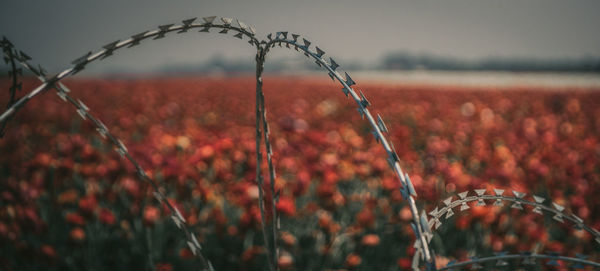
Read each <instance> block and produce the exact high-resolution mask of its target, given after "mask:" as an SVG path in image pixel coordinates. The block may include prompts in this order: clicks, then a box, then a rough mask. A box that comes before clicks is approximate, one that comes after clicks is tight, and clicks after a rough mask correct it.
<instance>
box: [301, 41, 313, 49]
mask: <svg viewBox="0 0 600 271" xmlns="http://www.w3.org/2000/svg"><path fill="white" fill-rule="evenodd" d="M302 41H303V42H304V47H306V49H307V50H308V47H309V46H310V43H311V42H310V41H308V40H306V39H302Z"/></svg>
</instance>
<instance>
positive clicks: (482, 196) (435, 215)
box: [413, 188, 600, 270]
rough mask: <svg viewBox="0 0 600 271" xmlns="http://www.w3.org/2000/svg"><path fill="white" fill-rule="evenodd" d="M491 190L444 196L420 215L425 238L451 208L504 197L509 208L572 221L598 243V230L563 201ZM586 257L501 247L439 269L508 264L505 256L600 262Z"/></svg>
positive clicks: (554, 261)
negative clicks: (510, 251) (511, 250)
mask: <svg viewBox="0 0 600 271" xmlns="http://www.w3.org/2000/svg"><path fill="white" fill-rule="evenodd" d="M492 191H493V194H486V193H487V192H488V190H487V189H474V190H473V192H475V195H472V196H469V192H470V191H469V190H467V191H463V192H460V193H456V195H457V196H458V199H456V200H453V198H454V196H450V197H448V198H446V199H445V200H443V201H442V203H443V205H444V206H443V207H442V208H441V209H440V208H439V207H438V206H436V207H435V208H434V209H433V210H431V211H430V212H429V213H428V214H429V216H431V219H429V220H427V215H425V216H423V217H422V219H424V220H423V221H422V224H424V225H427V226H426V234H425V235H426V237H427V242H430V241H431V239H432V238H433V234H434V232H435V231H436V230H437V229H438V228H439V227H441V226H442V225H443V222H442V220H441V219H442V218H443V219H449V218H450V217H452V216H453V215H454V214H455V212H454V211H453V209H454V208H456V207H459V206H460V208H459V212H463V211H468V210H470V209H471V207H470V206H469V205H468V204H467V203H470V202H476V203H475V205H474V206H487V203H486V201H490V200H491V201H493V203H492V206H494V207H503V206H505V205H504V202H505V201H506V202H510V203H512V204H510V208H511V209H517V210H526V209H525V208H524V206H531V207H533V208H532V209H531V211H532V212H534V213H536V214H540V215H543V214H544V213H546V214H550V215H551V216H552V219H553V220H554V221H556V222H559V223H565V220H568V221H570V222H572V223H571V225H572V227H574V229H576V230H585V231H587V232H588V233H589V234H590V235H591V236H592V237H593V238H594V241H595V242H596V243H598V244H600V232H599V231H598V230H596V229H594V228H592V227H590V226H588V225H586V224H585V223H584V221H583V219H581V218H580V217H578V216H577V215H575V214H573V213H571V214H565V213H564V211H565V207H564V206H563V205H560V204H558V203H556V202H554V201H550V202H551V204H550V205H545V204H544V202H546V198H544V197H542V196H537V195H531V197H532V199H533V201H531V200H527V199H526V198H525V197H526V196H527V193H524V192H519V191H516V190H512V191H511V192H512V194H513V195H514V196H509V195H504V192H505V191H506V190H505V189H499V188H493V189H492ZM529 209H530V208H527V210H529ZM587 257H588V256H586V255H584V254H577V255H576V258H573V257H566V256H562V255H559V254H558V253H556V252H548V254H547V255H544V254H537V253H535V252H531V251H525V252H521V253H520V254H513V255H508V252H506V251H503V252H496V253H495V255H494V256H488V257H483V258H477V256H473V257H471V258H470V259H469V260H467V261H463V262H456V261H451V262H449V263H448V264H447V265H446V267H443V268H441V269H438V270H454V268H461V267H465V266H468V265H470V266H471V269H472V270H475V269H481V268H483V267H482V266H481V265H480V263H483V262H490V261H496V266H499V267H500V266H506V265H508V263H507V262H506V260H508V259H523V260H524V261H523V264H527V265H532V264H535V261H534V260H535V259H549V260H550V261H548V262H547V263H546V265H548V266H558V262H557V260H562V261H567V262H572V263H574V265H573V266H571V267H572V268H575V269H580V268H581V269H582V268H583V266H584V265H589V266H595V267H600V263H597V262H593V261H587V260H586V259H587ZM417 268H418V259H417V257H416V256H415V257H414V258H413V269H415V270H416V269H417Z"/></svg>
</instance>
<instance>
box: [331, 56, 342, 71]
mask: <svg viewBox="0 0 600 271" xmlns="http://www.w3.org/2000/svg"><path fill="white" fill-rule="evenodd" d="M329 63H331V65H329V67H330V68H331V69H332V70H334V71H335V69H337V68H338V67H339V66H340V65H338V64H337V63H336V62H335V60H333V58H331V57H330V58H329Z"/></svg>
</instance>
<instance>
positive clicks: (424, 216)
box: [420, 211, 431, 232]
mask: <svg viewBox="0 0 600 271" xmlns="http://www.w3.org/2000/svg"><path fill="white" fill-rule="evenodd" d="M420 219H421V220H420V222H421V228H423V229H424V230H426V231H427V232H431V228H430V227H429V222H428V221H427V214H425V211H423V212H422V213H421V218H420Z"/></svg>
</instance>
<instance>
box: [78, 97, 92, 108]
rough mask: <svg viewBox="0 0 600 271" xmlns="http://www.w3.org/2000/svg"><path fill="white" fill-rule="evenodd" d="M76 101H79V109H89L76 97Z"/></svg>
mask: <svg viewBox="0 0 600 271" xmlns="http://www.w3.org/2000/svg"><path fill="white" fill-rule="evenodd" d="M77 101H78V102H79V107H81V109H83V110H85V111H89V110H90V109H89V108H88V107H87V106H86V105H85V104H84V103H83V102H82V101H81V100H79V99H77Z"/></svg>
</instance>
